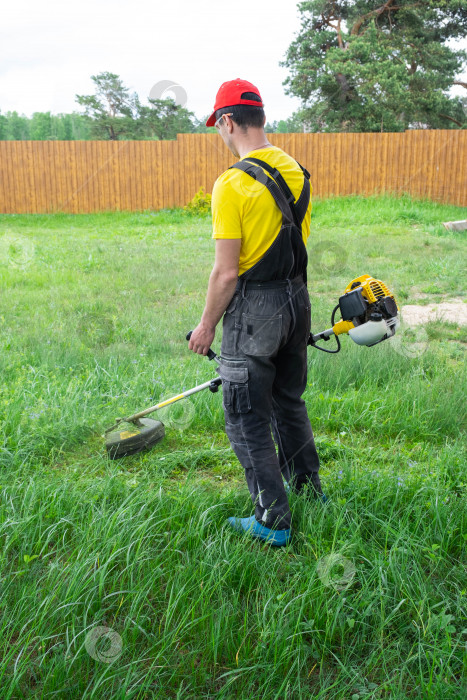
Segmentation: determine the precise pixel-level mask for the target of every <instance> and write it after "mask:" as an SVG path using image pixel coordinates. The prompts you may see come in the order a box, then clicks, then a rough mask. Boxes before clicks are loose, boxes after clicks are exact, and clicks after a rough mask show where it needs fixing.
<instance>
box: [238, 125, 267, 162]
mask: <svg viewBox="0 0 467 700" xmlns="http://www.w3.org/2000/svg"><path fill="white" fill-rule="evenodd" d="M271 146H272V144H271V143H269V141H268V140H267V138H266V134H265V133H264V131H263V132H262V133H258V134H255V137H254V138H248V139H244V140H242V141H241V143H239V144H237V150H238V155H239V156H240V158H243V157H244V156H246V155H247V154H248V153H251V151H258V150H260V149H261V148H270V147H271Z"/></svg>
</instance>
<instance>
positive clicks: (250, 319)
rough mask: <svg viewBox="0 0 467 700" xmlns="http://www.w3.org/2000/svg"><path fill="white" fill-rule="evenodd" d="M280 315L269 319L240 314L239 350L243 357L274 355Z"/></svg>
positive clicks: (278, 341)
mask: <svg viewBox="0 0 467 700" xmlns="http://www.w3.org/2000/svg"><path fill="white" fill-rule="evenodd" d="M281 331H282V315H280V314H279V315H278V316H272V317H270V318H267V317H264V316H263V317H260V316H251V315H250V314H242V330H241V334H240V348H241V350H242V352H244V353H245V355H255V356H261V355H274V354H275V353H276V352H277V350H278V349H279V345H280V341H281Z"/></svg>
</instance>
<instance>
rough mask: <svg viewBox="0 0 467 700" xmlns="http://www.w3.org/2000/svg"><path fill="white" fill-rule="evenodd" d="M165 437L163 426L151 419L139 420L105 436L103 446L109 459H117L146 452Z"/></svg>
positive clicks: (158, 421)
mask: <svg viewBox="0 0 467 700" xmlns="http://www.w3.org/2000/svg"><path fill="white" fill-rule="evenodd" d="M164 435H165V428H164V424H163V423H161V421H160V420H153V419H152V418H139V419H138V420H136V421H135V422H134V423H129V424H128V427H127V428H124V427H123V426H122V428H121V429H120V430H116V431H114V432H111V433H107V434H106V436H105V446H106V448H107V453H108V455H109V457H110V459H119V458H120V457H126V456H127V455H134V454H136V453H137V452H141V451H142V450H148V449H150V448H151V447H153V446H154V445H155V444H156V443H158V442H159V441H160V440H162V438H163V437H164Z"/></svg>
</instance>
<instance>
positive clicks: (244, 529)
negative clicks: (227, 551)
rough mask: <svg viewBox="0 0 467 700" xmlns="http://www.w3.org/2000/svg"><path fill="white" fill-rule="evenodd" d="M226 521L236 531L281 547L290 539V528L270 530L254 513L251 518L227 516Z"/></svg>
mask: <svg viewBox="0 0 467 700" xmlns="http://www.w3.org/2000/svg"><path fill="white" fill-rule="evenodd" d="M227 522H228V523H229V525H230V527H232V528H233V529H234V530H235V531H236V532H241V533H242V534H249V535H251V537H256V538H258V539H260V540H263V541H264V542H267V543H268V544H273V545H275V546H276V547H283V546H284V545H286V544H288V543H289V541H290V528H289V529H288V530H272V529H271V528H269V527H265V526H264V525H261V523H259V522H258V521H257V520H256V518H255V516H254V515H252V516H251V518H227Z"/></svg>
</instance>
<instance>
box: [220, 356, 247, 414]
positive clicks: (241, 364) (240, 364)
mask: <svg viewBox="0 0 467 700" xmlns="http://www.w3.org/2000/svg"><path fill="white" fill-rule="evenodd" d="M217 371H218V372H219V375H220V377H221V378H222V403H223V406H224V408H225V409H226V410H227V411H230V412H231V413H248V411H250V410H251V404H250V392H249V389H248V367H247V363H246V362H245V361H244V360H239V361H235V360H222V362H221V364H220V365H219V367H218V370H217Z"/></svg>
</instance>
